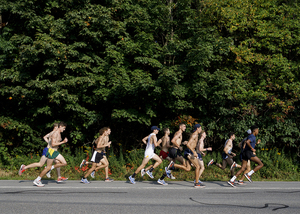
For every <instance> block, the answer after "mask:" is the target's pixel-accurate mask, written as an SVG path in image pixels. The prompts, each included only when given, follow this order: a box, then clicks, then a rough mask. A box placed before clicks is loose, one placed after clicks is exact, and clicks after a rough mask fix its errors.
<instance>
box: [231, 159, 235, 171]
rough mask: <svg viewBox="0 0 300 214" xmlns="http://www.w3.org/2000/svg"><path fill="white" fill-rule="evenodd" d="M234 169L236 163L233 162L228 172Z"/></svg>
mask: <svg viewBox="0 0 300 214" xmlns="http://www.w3.org/2000/svg"><path fill="white" fill-rule="evenodd" d="M234 168H236V162H235V161H234V162H233V164H232V165H231V167H230V170H232V169H234Z"/></svg>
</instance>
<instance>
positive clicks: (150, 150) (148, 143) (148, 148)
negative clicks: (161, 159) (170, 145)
mask: <svg viewBox="0 0 300 214" xmlns="http://www.w3.org/2000/svg"><path fill="white" fill-rule="evenodd" d="M152 135H155V134H154V133H151V134H150V135H149V137H148V142H147V146H146V150H145V153H146V152H154V148H155V145H154V143H152V144H151V143H150V138H151V136H152ZM155 138H156V135H155ZM156 141H157V138H156Z"/></svg>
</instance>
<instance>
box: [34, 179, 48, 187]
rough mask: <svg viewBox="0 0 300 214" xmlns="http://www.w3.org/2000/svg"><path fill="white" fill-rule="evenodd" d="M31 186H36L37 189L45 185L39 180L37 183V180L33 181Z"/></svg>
mask: <svg viewBox="0 0 300 214" xmlns="http://www.w3.org/2000/svg"><path fill="white" fill-rule="evenodd" d="M33 184H34V185H36V186H37V187H43V186H45V184H43V183H42V181H41V180H39V181H38V180H37V179H35V180H34V181H33Z"/></svg>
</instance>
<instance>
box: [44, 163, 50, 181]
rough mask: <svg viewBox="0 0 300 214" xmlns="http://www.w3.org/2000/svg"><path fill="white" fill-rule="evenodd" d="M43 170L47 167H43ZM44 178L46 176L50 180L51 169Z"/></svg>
mask: <svg viewBox="0 0 300 214" xmlns="http://www.w3.org/2000/svg"><path fill="white" fill-rule="evenodd" d="M45 168H47V167H46V166H45ZM46 176H47V178H51V169H50V170H49V171H48V172H47V173H46Z"/></svg>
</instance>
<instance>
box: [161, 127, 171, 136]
mask: <svg viewBox="0 0 300 214" xmlns="http://www.w3.org/2000/svg"><path fill="white" fill-rule="evenodd" d="M162 131H163V133H164V134H167V135H169V134H170V129H169V128H164V129H163V130H162Z"/></svg>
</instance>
